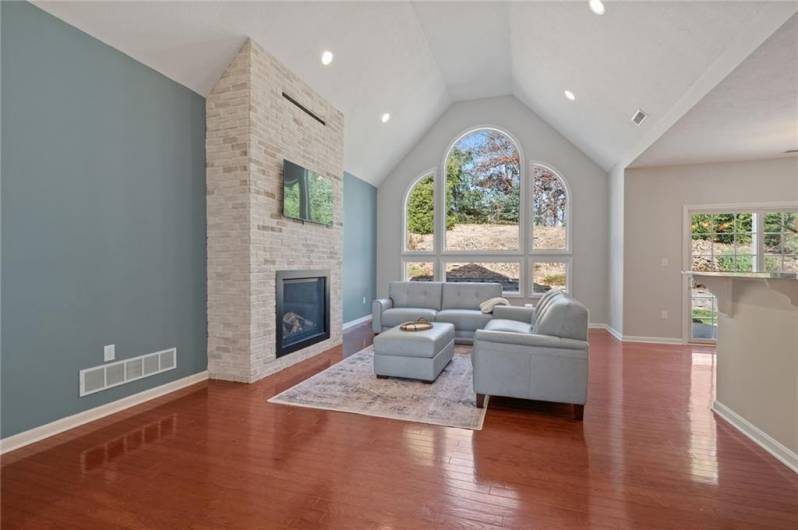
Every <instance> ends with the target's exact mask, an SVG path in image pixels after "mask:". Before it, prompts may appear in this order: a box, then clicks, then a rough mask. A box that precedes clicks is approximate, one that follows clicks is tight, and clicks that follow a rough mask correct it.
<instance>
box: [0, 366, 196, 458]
mask: <svg viewBox="0 0 798 530" xmlns="http://www.w3.org/2000/svg"><path fill="white" fill-rule="evenodd" d="M206 379H208V371H207V370H205V371H203V372H199V373H196V374H192V375H189V376H187V377H183V378H181V379H178V380H176V381H172V382H169V383H166V384H164V385H161V386H157V387H155V388H150V389H149V390H144V391H143V392H139V393H138V394H133V395H132V396H127V397H123V398H122V399H117V400H116V401H112V402H110V403H106V404H105V405H100V406H99V407H94V408H93V409H89V410H84V411H83V412H79V413H77V414H74V415H72V416H67V417H66V418H61V419H59V420H55V421H53V422H50V423H47V424H45V425H41V426H39V427H34V428H33V429H30V430H28V431H24V432H21V433H18V434H15V435H13V436H8V437H6V438H3V439H2V440H0V454H4V453H7V452H9V451H13V450H14V449H19V448H20V447H24V446H26V445H29V444H32V443H34V442H38V441H40V440H44V439H45V438H49V437H50V436H54V435H56V434H59V433H62V432H64V431H68V430H69V429H74V428H75V427H79V426H81V425H84V424H86V423H89V422H92V421H94V420H99V419H100V418H104V417H105V416H108V415H110V414H114V413H116V412H120V411H123V410H125V409H128V408H130V407H133V406H135V405H140V404H141V403H144V402H145V401H149V400H151V399H155V398H157V397H161V396H163V395H166V394H169V393H170V392H174V391H175V390H180V389H181V388H184V387H187V386H191V385H193V384H196V383H199V382H201V381H205V380H206Z"/></svg>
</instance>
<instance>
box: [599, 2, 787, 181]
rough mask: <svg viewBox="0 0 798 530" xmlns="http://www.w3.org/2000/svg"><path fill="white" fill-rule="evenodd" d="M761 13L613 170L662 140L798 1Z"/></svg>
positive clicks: (783, 20)
mask: <svg viewBox="0 0 798 530" xmlns="http://www.w3.org/2000/svg"><path fill="white" fill-rule="evenodd" d="M763 6H767V8H765V7H761V8H760V11H759V13H758V14H757V15H756V16H754V17H753V18H752V19H751V21H750V23H749V24H748V25H747V27H746V28H745V29H746V31H741V32H739V33H738V34H737V37H736V38H735V39H734V40H733V41H732V43H731V45H730V46H728V47H727V48H726V49H725V50H723V52H722V53H721V54H720V55H719V56H718V57H717V58H716V59H715V60H714V61H713V62H712V64H711V65H710V67H709V68H708V69H707V70H706V71H705V72H704V73H703V74H701V76H699V77H698V79H696V80H695V81H694V82H693V83H692V84H691V85H690V87H689V88H688V89H687V90H686V91H685V92H684V93H683V94H682V95H681V96H680V97H679V99H678V100H677V101H676V103H675V104H674V105H673V106H672V107H671V108H670V109H669V110H668V111H667V112H666V113H665V115H663V116H662V117H660V118H659V119H658V120H656V121H654V122H653V123H652V125H651V126H650V127H649V128H648V129H646V130H645V131H644V133H643V135H642V137H641V139H640V141H639V142H637V143H636V144H635V146H634V147H633V148H632V149H630V150H629V151H627V152H626V153H624V154H623V155H622V156H621V158H620V159H619V160H617V161H616V162H615V163H614V164H613V166H612V168H611V171H617V170H619V169H625V168H626V167H628V166H629V165H631V164H632V163H633V162H634V161H635V160H636V159H637V158H638V157H639V156H640V155H642V154H643V153H644V152H645V151H646V150H647V149H648V148H649V147H651V146H652V145H654V143H655V142H656V141H657V140H659V139H660V138H661V137H662V136H663V135H664V134H665V133H666V132H668V130H669V129H670V128H671V127H673V126H674V125H675V124H676V123H677V122H678V121H679V120H680V119H681V118H682V117H684V116H685V115H686V114H687V113H688V112H689V111H690V109H692V108H693V107H695V106H696V105H697V104H698V103H699V102H700V101H701V100H702V99H703V98H704V96H706V95H707V94H709V93H710V92H711V91H712V90H713V89H714V88H715V87H716V86H718V85H719V84H720V83H721V82H722V81H723V80H724V79H726V77H728V76H729V75H730V74H731V73H732V72H734V70H735V69H736V68H737V67H738V66H740V64H742V63H743V61H745V60H746V59H747V58H748V57H750V56H751V54H753V53H754V52H755V51H756V50H757V49H758V48H759V47H760V46H761V45H762V44H763V43H764V42H765V41H766V40H767V39H768V38H769V37H771V36H772V35H773V34H774V33H776V31H778V29H779V28H780V27H781V26H783V25H784V24H786V23H787V21H788V20H789V19H790V18H792V16H793V15H795V14H796V13H798V2H774V3H763Z"/></svg>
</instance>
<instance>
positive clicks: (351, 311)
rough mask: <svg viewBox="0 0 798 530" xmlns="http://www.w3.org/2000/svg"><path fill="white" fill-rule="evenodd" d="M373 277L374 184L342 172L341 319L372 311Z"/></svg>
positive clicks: (375, 194)
mask: <svg viewBox="0 0 798 530" xmlns="http://www.w3.org/2000/svg"><path fill="white" fill-rule="evenodd" d="M376 281H377V188H375V187H374V186H372V185H371V184H369V183H368V182H364V181H362V180H360V179H359V178H357V177H356V176H354V175H351V174H349V173H344V272H343V289H342V290H343V298H344V300H343V303H344V322H351V321H352V320H356V319H358V318H360V317H363V316H366V315H368V314H369V313H371V301H372V300H373V299H374V297H375V293H376ZM364 297H365V299H366V302H365V303H364V302H363V298H364Z"/></svg>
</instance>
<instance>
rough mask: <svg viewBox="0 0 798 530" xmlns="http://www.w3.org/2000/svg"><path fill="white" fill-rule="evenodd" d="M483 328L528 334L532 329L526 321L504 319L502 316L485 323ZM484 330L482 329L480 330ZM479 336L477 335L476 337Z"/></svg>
mask: <svg viewBox="0 0 798 530" xmlns="http://www.w3.org/2000/svg"><path fill="white" fill-rule="evenodd" d="M485 330H489V331H497V332H505V333H523V334H525V335H528V334H529V332H530V331H532V324H527V323H526V322H519V321H518V320H506V319H503V318H494V319H493V320H491V321H490V322H488V323H487V325H485ZM480 331H484V330H480ZM478 337H479V336H477V338H478Z"/></svg>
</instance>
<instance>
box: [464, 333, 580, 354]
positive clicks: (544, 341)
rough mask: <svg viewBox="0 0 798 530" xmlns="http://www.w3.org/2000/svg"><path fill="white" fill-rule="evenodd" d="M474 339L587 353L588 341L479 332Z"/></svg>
mask: <svg viewBox="0 0 798 530" xmlns="http://www.w3.org/2000/svg"><path fill="white" fill-rule="evenodd" d="M474 339H475V340H477V341H480V342H495V343H500V344H513V345H516V346H525V347H528V348H552V349H558V350H580V351H585V352H586V351H587V348H588V345H587V341H584V340H576V339H562V338H560V337H552V336H551V335H535V334H533V333H513V332H511V331H489V330H485V329H479V330H477V332H476V334H475V335H474Z"/></svg>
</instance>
